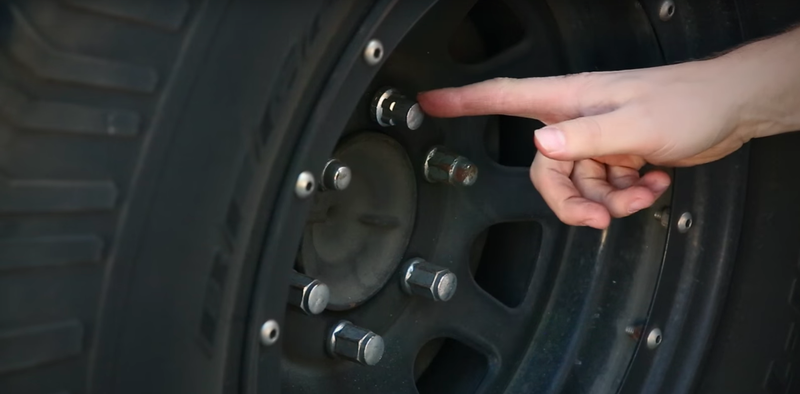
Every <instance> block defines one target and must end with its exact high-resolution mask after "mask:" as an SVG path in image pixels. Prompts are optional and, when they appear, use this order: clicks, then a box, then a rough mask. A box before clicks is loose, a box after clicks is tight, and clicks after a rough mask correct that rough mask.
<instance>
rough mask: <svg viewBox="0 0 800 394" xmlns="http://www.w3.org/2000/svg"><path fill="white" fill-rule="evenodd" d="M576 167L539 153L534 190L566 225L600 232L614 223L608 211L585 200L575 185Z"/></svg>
mask: <svg viewBox="0 0 800 394" xmlns="http://www.w3.org/2000/svg"><path fill="white" fill-rule="evenodd" d="M573 166H574V163H573V162H571V161H569V162H566V161H556V160H553V159H550V158H548V157H547V156H545V155H543V154H541V153H536V157H535V158H534V160H533V164H532V165H531V172H530V175H531V181H533V186H534V187H536V190H538V191H539V193H540V194H541V195H542V198H543V199H544V201H545V202H546V203H547V205H548V206H549V207H550V209H552V210H553V212H554V213H555V214H556V216H558V218H559V219H561V221H562V222H564V223H566V224H569V225H573V226H589V227H594V228H597V229H604V228H606V227H608V225H609V224H610V223H611V214H610V213H609V212H608V209H606V207H604V206H603V205H601V204H599V203H597V202H594V201H592V200H589V199H587V198H585V197H583V196H582V195H581V193H580V192H579V191H578V189H577V188H576V187H575V184H573V183H572V180H571V179H570V175H571V173H572V169H573Z"/></svg>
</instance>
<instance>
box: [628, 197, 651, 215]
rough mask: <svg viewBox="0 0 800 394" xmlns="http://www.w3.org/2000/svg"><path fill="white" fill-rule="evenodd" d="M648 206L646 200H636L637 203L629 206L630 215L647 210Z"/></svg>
mask: <svg viewBox="0 0 800 394" xmlns="http://www.w3.org/2000/svg"><path fill="white" fill-rule="evenodd" d="M648 206H649V204H647V202H646V201H644V200H636V201H634V202H632V203H631V205H628V213H634V212H639V211H641V210H642V209H645V208H647V207H648Z"/></svg>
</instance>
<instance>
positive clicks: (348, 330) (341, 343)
mask: <svg viewBox="0 0 800 394" xmlns="http://www.w3.org/2000/svg"><path fill="white" fill-rule="evenodd" d="M383 347H384V344H383V338H381V336H380V335H378V334H375V333H374V332H372V331H370V330H367V329H366V328H361V327H359V326H356V325H354V324H353V323H350V322H349V321H345V320H342V321H340V322H339V324H337V325H336V326H335V327H333V329H332V330H331V334H330V337H329V339H328V351H329V352H330V353H331V355H333V356H335V357H340V358H343V359H346V360H350V361H354V362H357V363H359V364H362V365H369V366H372V365H375V364H377V363H378V361H381V357H383Z"/></svg>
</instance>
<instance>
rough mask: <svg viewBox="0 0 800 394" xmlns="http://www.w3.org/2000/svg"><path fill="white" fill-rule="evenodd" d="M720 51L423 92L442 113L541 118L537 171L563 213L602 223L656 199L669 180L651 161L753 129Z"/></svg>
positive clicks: (434, 111) (704, 149)
mask: <svg viewBox="0 0 800 394" xmlns="http://www.w3.org/2000/svg"><path fill="white" fill-rule="evenodd" d="M726 70H727V68H726V67H725V64H724V63H723V62H722V61H721V60H719V59H715V60H707V61H701V62H692V63H684V64H679V65H673V66H664V67H657V68H650V69H640V70H631V71H618V72H599V73H585V74H577V75H572V76H566V77H548V78H529V79H506V78H499V79H493V80H488V81H484V82H480V83H476V84H473V85H469V86H464V87H460V88H447V89H441V90H435V91H430V92H425V93H421V94H420V95H419V96H418V101H419V103H420V105H421V106H422V108H423V109H424V111H425V112H426V113H428V114H429V115H432V116H436V117H457V116H472V115H488V114H500V115H511V116H521V117H527V118H534V119H539V120H540V121H542V122H544V123H545V124H546V125H548V126H547V127H544V128H542V129H539V130H536V132H535V137H534V141H535V143H536V147H537V148H538V153H537V154H536V157H535V159H534V161H533V164H532V165H531V169H530V177H531V180H532V181H533V184H534V186H535V187H536V189H537V190H538V191H539V193H541V195H542V197H543V198H544V200H545V201H546V202H547V204H548V205H549V206H550V208H551V209H553V211H554V212H555V214H556V215H557V216H558V217H559V219H561V220H562V221H563V222H564V223H567V224H570V225H585V226H591V227H594V228H598V229H603V228H606V227H608V225H609V223H610V221H611V217H617V218H619V217H624V216H628V215H630V214H632V213H634V212H637V211H639V210H642V209H644V208H647V207H649V206H651V205H652V204H653V203H654V202H655V200H656V199H657V198H658V197H659V196H660V195H661V194H662V193H664V191H665V190H666V189H667V188H668V187H669V184H670V178H669V176H668V175H667V174H666V173H665V172H663V171H659V170H654V171H650V172H648V173H646V174H643V175H641V176H640V173H639V170H640V169H641V168H642V167H643V166H644V165H645V164H646V163H651V164H656V165H665V166H691V165H696V164H702V163H707V162H710V161H714V160H717V159H719V158H722V157H724V156H726V155H727V154H729V153H732V152H734V151H735V150H737V149H738V148H740V147H741V146H742V145H743V144H744V143H745V142H747V141H748V140H749V139H750V138H752V137H753V133H754V131H753V129H754V126H753V125H752V124H750V123H748V121H747V119H746V118H745V117H744V116H742V113H743V108H744V106H745V103H744V101H743V99H744V97H746V96H747V93H746V92H744V91H742V90H741V89H742V88H741V87H740V85H739V84H736V83H731V75H728V73H727V72H726Z"/></svg>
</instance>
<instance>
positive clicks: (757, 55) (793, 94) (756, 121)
mask: <svg viewBox="0 0 800 394" xmlns="http://www.w3.org/2000/svg"><path fill="white" fill-rule="evenodd" d="M707 62H709V63H710V64H711V68H713V69H715V70H717V72H718V74H719V75H720V76H721V80H722V81H723V82H722V83H724V84H725V85H726V86H727V87H726V88H725V89H724V90H725V95H726V96H727V97H721V99H728V100H731V101H732V104H731V105H732V108H733V109H734V111H735V115H734V119H735V125H734V127H735V128H736V129H737V132H739V133H741V134H743V138H746V139H750V138H758V137H766V136H770V135H775V134H780V133H785V132H789V131H795V130H800V30H795V31H793V32H790V33H787V34H784V35H782V36H778V37H773V38H770V39H767V40H763V41H758V42H755V43H752V44H749V45H746V46H744V47H742V48H739V49H737V50H735V51H733V52H730V53H728V54H726V55H724V56H721V57H718V58H716V59H712V60H708V61H707Z"/></svg>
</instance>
